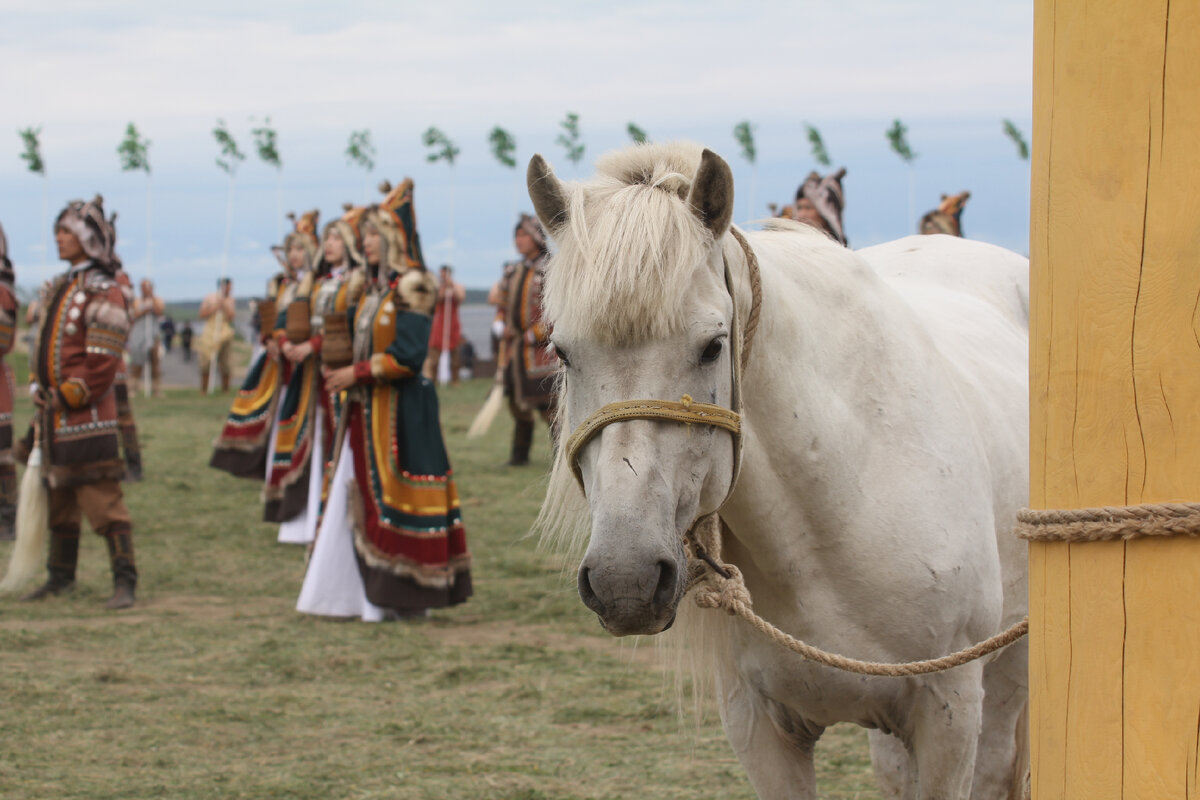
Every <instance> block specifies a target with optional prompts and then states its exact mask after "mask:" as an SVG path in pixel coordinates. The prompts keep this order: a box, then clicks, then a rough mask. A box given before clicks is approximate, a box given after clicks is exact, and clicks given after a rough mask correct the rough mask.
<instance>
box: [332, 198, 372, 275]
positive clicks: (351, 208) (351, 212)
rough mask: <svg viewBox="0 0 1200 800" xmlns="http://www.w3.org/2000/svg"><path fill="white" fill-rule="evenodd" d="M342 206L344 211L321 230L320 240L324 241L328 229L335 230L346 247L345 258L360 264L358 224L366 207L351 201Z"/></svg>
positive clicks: (360, 236)
mask: <svg viewBox="0 0 1200 800" xmlns="http://www.w3.org/2000/svg"><path fill="white" fill-rule="evenodd" d="M342 208H343V209H345V212H346V213H344V214H342V216H341V218H339V219H335V220H334V221H333V222H330V223H328V224H327V225H326V226H325V229H324V230H323V231H321V241H322V242H324V241H325V238H326V237H327V236H329V232H330V231H337V233H338V236H340V237H341V239H342V244H343V245H345V247H346V260H347V261H349V262H351V263H352V264H362V263H363V254H362V234H361V233H360V232H359V230H358V226H359V223H360V222H361V220H362V215H363V212H365V211H366V210H367V209H366V207H365V206H355V205H354V204H353V203H346V204H345V205H343V206H342ZM321 258H322V259H324V258H325V254H324V252H322V254H321Z"/></svg>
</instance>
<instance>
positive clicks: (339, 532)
mask: <svg viewBox="0 0 1200 800" xmlns="http://www.w3.org/2000/svg"><path fill="white" fill-rule="evenodd" d="M385 191H386V192H387V196H386V197H385V199H384V201H383V202H382V203H381V204H380V205H378V206H372V207H371V208H370V209H368V210H367V212H366V213H365V215H364V216H363V220H362V241H363V252H364V255H365V257H366V262H367V268H366V276H365V277H366V280H365V285H364V287H363V291H362V293H361V295H360V296H357V297H351V298H350V303H351V305H350V307H349V309H348V317H349V320H350V322H351V327H352V331H353V352H352V359H353V363H351V364H349V365H346V366H341V367H338V368H336V369H331V368H330V367H329V366H326V367H325V368H324V369H323V373H324V377H325V384H326V388H327V389H328V391H330V392H331V393H333V394H338V393H341V392H343V391H344V392H345V393H346V394H345V399H344V403H343V405H342V408H341V411H340V416H339V424H338V430H339V431H344V435H343V436H342V438H341V441H340V442H338V443H337V444H338V453H337V456H336V458H335V461H334V463H333V464H331V466H330V469H331V470H332V473H333V477H332V479H331V481H330V484H329V493H328V501H327V503H326V506H325V511H324V514H323V517H322V520H321V524H320V528H319V530H318V534H317V540H316V543H315V545H314V547H313V551H312V557H311V558H310V560H309V566H308V570H307V573H306V575H305V580H304V585H303V587H302V588H301V592H300V598H299V601H298V603H297V608H298V609H299V610H300V611H303V612H306V613H311V614H323V615H328V616H340V617H344V616H357V617H361V618H362V619H364V620H367V621H375V620H379V619H385V618H389V617H393V618H394V617H413V616H424V615H426V614H428V611H429V609H432V608H440V607H445V606H450V605H455V604H457V603H461V602H464V601H465V600H466V599H467V598H468V597H469V596H470V595H471V592H472V589H471V572H470V554H469V553H468V551H467V543H466V533H465V531H464V529H463V524H462V516H461V511H460V508H459V501H458V492H457V489H456V487H455V483H454V477H453V473H452V471H451V468H450V463H449V459H448V458H447V455H446V448H445V444H444V442H443V440H442V433H441V423H440V420H439V414H438V404H437V392H436V390H435V389H434V386H433V384H432V383H431V382H430V381H429V380H428V379H426V378H424V377H422V376H421V366H422V364H423V362H424V360H425V356H426V352H427V349H428V345H429V331H430V312H431V311H432V310H433V303H434V301H435V298H436V285H435V282H434V281H433V279H432V278H431V276H430V275H429V274H428V273H427V272H426V271H425V268H424V261H423V258H422V256H421V248H420V242H419V240H418V237H417V232H416V219H415V215H414V213H413V208H412V182H411V181H410V180H405V181H404V183H402V184H401V185H400V186H398V187H396V188H395V189H392V188H391V187H386V189H385Z"/></svg>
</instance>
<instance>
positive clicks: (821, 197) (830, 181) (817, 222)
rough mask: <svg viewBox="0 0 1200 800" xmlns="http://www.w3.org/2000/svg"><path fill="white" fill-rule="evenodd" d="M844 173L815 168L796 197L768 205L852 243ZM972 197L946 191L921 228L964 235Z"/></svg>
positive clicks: (777, 212) (776, 212)
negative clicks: (844, 213)
mask: <svg viewBox="0 0 1200 800" xmlns="http://www.w3.org/2000/svg"><path fill="white" fill-rule="evenodd" d="M844 177H846V168H845V167H842V168H840V169H838V170H837V171H836V172H832V173H830V174H828V175H824V176H822V175H821V174H819V173H817V172H815V171H814V172H810V173H809V174H808V176H807V177H806V178H805V179H804V182H803V183H801V184H800V188H798V189H797V190H796V198H795V200H793V201H792V202H791V203H790V204H788V205H786V206H784V207H783V208H779V207H778V206H777V205H776V204H774V203H770V204H768V208H769V209H770V210H771V214H772V216H775V217H782V218H785V219H791V220H795V221H796V222H803V223H804V224H806V225H811V226H812V227H814V228H816V229H818V230H821V231H824V232H825V233H826V234H827V235H828V236H829V238H831V239H833V240H834V241H836V242H840V243H841V244H843V245H845V246H846V247H849V246H850V243H849V241H848V240H847V238H846V232H845V227H844V226H843V223H842V210H843V209H844V208H845V206H846V195H845V193H844V191H843V188H842V178H844ZM970 197H971V193H970V192H961V193H959V194H954V195H946V194H943V195H942V198H941V201H940V203H939V204H938V207H937V208H935V209H933V210H932V211H930V212H929V213H927V214H925V215H924V216H923V217H921V221H920V222H919V223H918V225H917V230H918V232H919V233H922V234H936V233H943V234H947V235H949V236H959V237H961V236H962V235H963V232H962V212H963V208H964V207H965V206H966V204H967V200H968V199H969V198H970Z"/></svg>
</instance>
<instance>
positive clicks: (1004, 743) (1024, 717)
mask: <svg viewBox="0 0 1200 800" xmlns="http://www.w3.org/2000/svg"><path fill="white" fill-rule="evenodd" d="M1027 651H1028V644H1027V643H1026V642H1018V643H1017V644H1014V645H1012V646H1011V647H1009V648H1008V650H1007V651H1005V652H1004V653H1002V654H1001V655H1000V657H999V658H997V659H996V660H995V661H992V662H991V663H990V664H988V665H987V666H986V667H984V669H983V730H982V732H981V733H980V735H979V752H978V753H977V754H976V756H975V780H974V782H973V783H972V785H971V800H1021V798H1022V797H1023V796H1024V793H1025V778H1026V775H1027V774H1028V771H1029V718H1028V710H1029V690H1028V687H1027V685H1026V681H1027V677H1026V674H1025V669H1026V666H1025V665H1026V663H1027V662H1028V655H1027Z"/></svg>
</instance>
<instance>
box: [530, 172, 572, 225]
mask: <svg viewBox="0 0 1200 800" xmlns="http://www.w3.org/2000/svg"><path fill="white" fill-rule="evenodd" d="M525 183H526V184H527V185H528V186H529V199H530V200H532V201H533V210H534V211H535V212H537V215H538V219H540V220H541V221H542V225H543V226H544V227H545V228H546V231H547V232H548V233H550V234H553V233H554V232H555V231H556V230H558V229H559V228H561V227H562V226H563V225H565V224H566V223H567V193H566V191H565V190H564V188H563V185H562V181H560V180H559V179H558V177H557V176H556V175H555V174H554V170H553V169H551V168H550V165H549V164H547V163H546V159H544V158H542V157H541V155H535V156H534V157H533V158H531V159H529V169H528V170H526V171H525Z"/></svg>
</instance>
